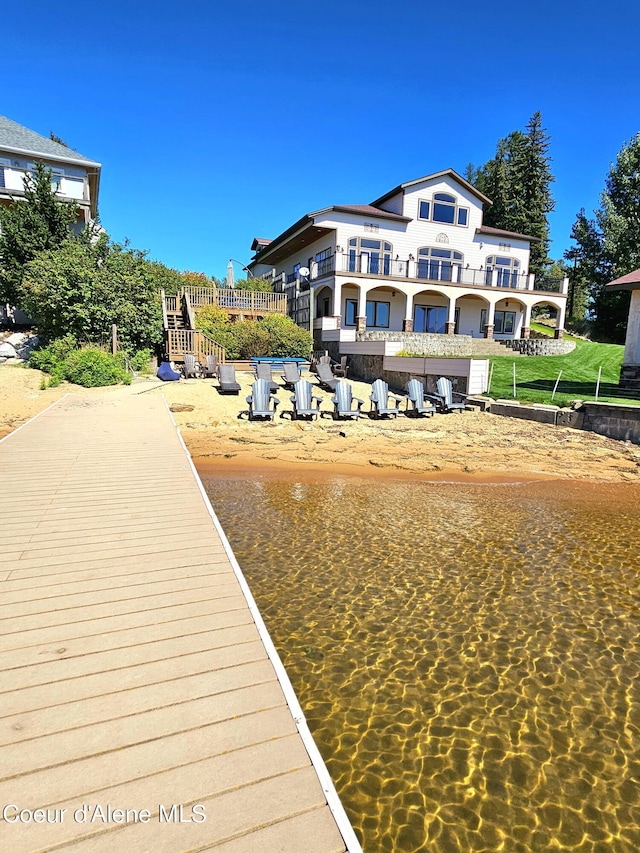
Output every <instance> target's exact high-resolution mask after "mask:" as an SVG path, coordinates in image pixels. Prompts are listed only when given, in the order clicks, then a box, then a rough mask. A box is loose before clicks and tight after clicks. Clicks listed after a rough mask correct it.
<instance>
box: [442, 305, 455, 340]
mask: <svg viewBox="0 0 640 853" xmlns="http://www.w3.org/2000/svg"><path fill="white" fill-rule="evenodd" d="M444 331H445V334H446V335H455V333H456V300H455V299H454V298H453V297H451V298H450V299H449V307H448V308H447V322H446V324H445V329H444Z"/></svg>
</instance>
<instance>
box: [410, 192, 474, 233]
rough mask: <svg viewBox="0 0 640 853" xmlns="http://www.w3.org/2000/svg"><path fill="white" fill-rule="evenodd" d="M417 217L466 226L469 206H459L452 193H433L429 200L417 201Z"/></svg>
mask: <svg viewBox="0 0 640 853" xmlns="http://www.w3.org/2000/svg"><path fill="white" fill-rule="evenodd" d="M418 218H419V219H429V220H431V222H444V223H445V225H463V226H466V225H468V224H469V208H468V207H460V206H459V205H458V201H457V199H456V197H455V196H454V195H450V194H449V193H434V194H433V199H432V200H431V201H419V202H418Z"/></svg>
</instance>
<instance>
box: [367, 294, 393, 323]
mask: <svg viewBox="0 0 640 853" xmlns="http://www.w3.org/2000/svg"><path fill="white" fill-rule="evenodd" d="M390 312H391V303H390V302H370V301H369V300H367V326H378V327H380V328H383V329H388V328H389V314H390Z"/></svg>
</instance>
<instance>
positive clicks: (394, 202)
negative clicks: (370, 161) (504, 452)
mask: <svg viewBox="0 0 640 853" xmlns="http://www.w3.org/2000/svg"><path fill="white" fill-rule="evenodd" d="M489 204H491V201H490V199H488V198H487V197H486V196H484V195H483V194H482V193H480V192H479V191H478V190H477V189H476V188H475V187H474V186H472V185H471V184H470V183H468V182H467V181H466V180H465V179H464V178H462V177H460V175H458V174H457V173H456V172H454V171H453V170H452V169H447V170H445V171H442V172H436V173H435V174H432V175H427V176H426V177H423V178H419V179H418V180H415V181H409V182H408V183H405V184H400V185H399V186H397V187H395V188H394V189H392V190H390V191H389V192H388V193H385V194H384V195H383V196H381V197H380V198H378V199H376V200H375V201H373V202H372V203H371V204H366V205H334V206H332V207H327V208H324V209H322V210H317V211H315V212H313V213H309V214H307V215H306V216H303V217H302V218H301V219H299V220H298V221H297V222H295V223H294V224H293V225H292V226H291V227H290V228H288V229H287V230H286V231H284V232H283V233H282V234H281V235H280V236H279V237H277V238H276V239H275V240H271V241H269V240H266V239H257V238H256V239H255V240H254V241H253V244H252V247H251V248H252V251H254V252H255V255H254V258H253V259H252V261H251V263H250V264H249V267H250V269H251V271H252V274H254V275H257V276H260V275H265V276H267V277H270V276H271V277H273V279H274V280H275V283H276V289H281V290H284V291H285V292H286V293H287V295H288V296H289V297H290V303H291V304H292V305H294V306H295V304H296V302H297V295H298V294H299V293H300V291H304V290H305V289H307V288H309V287H310V292H311V299H312V304H311V306H310V308H311V313H312V317H313V319H314V321H315V322H314V328H315V329H316V330H321V331H323V330H326V331H329V330H336V329H341V330H347V329H350V330H353V331H354V332H355V334H356V335H358V336H360V335H361V334H362V333H364V332H365V330H367V331H370V330H374V331H380V332H383V331H389V332H394V331H395V332H401V331H403V332H428V333H436V334H447V335H455V334H461V335H470V336H472V337H483V336H484V337H489V338H491V337H496V338H503V339H504V338H516V337H523V338H526V337H529V333H530V323H531V311H532V309H533V308H534V306H536V305H545V306H551V308H552V309H553V310H554V312H555V314H556V330H555V335H556V337H557V338H560V337H562V335H563V331H564V317H565V306H566V293H567V285H568V282H567V280H566V279H556V280H553V281H550V280H547V281H536V280H535V277H534V276H533V275H531V274H530V273H529V251H530V246H531V242H532V241H533V240H535V238H534V237H530V236H527V235H525V234H515V233H512V232H510V231H503V230H501V229H498V228H490V227H487V226H485V225H483V209H484V206H485V205H489ZM307 271H308V272H307ZM305 272H307V274H306V275H305V274H304V273H305ZM294 311H295V308H294V310H293V311H292V312H291V313H292V314H294ZM308 321H309V314H308V313H307V322H308Z"/></svg>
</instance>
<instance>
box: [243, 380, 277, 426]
mask: <svg viewBox="0 0 640 853" xmlns="http://www.w3.org/2000/svg"><path fill="white" fill-rule="evenodd" d="M247 403H248V404H249V411H248V412H247V414H248V415H249V420H250V421H253V420H256V419H257V418H270V419H271V418H273V417H274V416H275V413H276V408H277V407H278V405H279V404H280V400H278V398H277V397H272V396H271V391H270V389H269V382H268V381H267V380H266V379H256V381H255V382H254V383H253V385H252V386H251V394H249V396H248V397H247Z"/></svg>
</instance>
